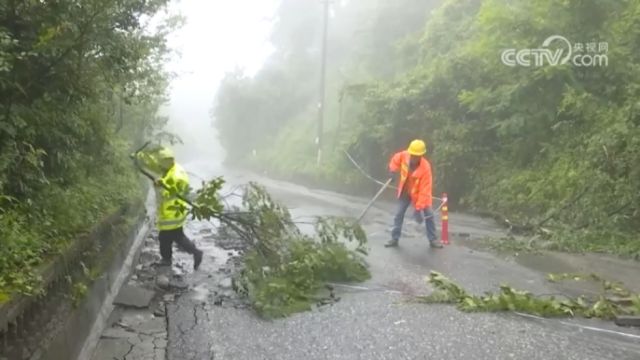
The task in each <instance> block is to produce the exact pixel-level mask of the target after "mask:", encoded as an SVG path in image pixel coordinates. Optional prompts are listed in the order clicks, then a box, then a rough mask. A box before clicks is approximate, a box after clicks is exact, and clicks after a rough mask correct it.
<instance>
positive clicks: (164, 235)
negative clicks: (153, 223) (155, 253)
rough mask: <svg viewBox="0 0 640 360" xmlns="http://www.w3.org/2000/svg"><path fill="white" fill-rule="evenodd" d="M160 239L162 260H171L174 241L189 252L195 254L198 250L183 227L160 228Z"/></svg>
mask: <svg viewBox="0 0 640 360" xmlns="http://www.w3.org/2000/svg"><path fill="white" fill-rule="evenodd" d="M158 239H159V240H160V255H162V260H164V261H166V262H171V258H172V254H173V243H174V242H175V243H176V244H178V247H179V248H180V249H182V250H184V251H186V252H188V253H189V254H192V255H193V254H195V253H197V252H198V248H196V246H195V244H194V243H193V242H192V241H191V240H189V238H187V236H186V235H185V234H184V231H183V230H182V227H179V228H177V229H173V230H160V233H159V234H158Z"/></svg>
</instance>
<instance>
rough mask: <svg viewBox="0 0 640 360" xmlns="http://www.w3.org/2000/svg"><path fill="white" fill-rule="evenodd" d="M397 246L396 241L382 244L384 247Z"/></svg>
mask: <svg viewBox="0 0 640 360" xmlns="http://www.w3.org/2000/svg"><path fill="white" fill-rule="evenodd" d="M397 246H398V240H393V239H391V240H389V242H388V243H386V244H384V247H387V248H388V247H397Z"/></svg>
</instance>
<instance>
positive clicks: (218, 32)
mask: <svg viewBox="0 0 640 360" xmlns="http://www.w3.org/2000/svg"><path fill="white" fill-rule="evenodd" d="M278 2H279V1H278V0H261V1H255V0H237V1H211V0H182V1H175V2H174V3H173V6H172V8H171V12H172V13H174V14H180V15H182V16H183V17H184V20H185V23H184V25H183V26H182V27H181V28H180V29H179V30H178V31H176V32H175V33H173V34H171V36H170V38H169V45H170V46H171V48H172V50H174V51H175V52H177V54H176V55H174V56H173V58H172V61H171V62H170V63H169V64H168V70H169V71H171V72H173V73H175V78H174V79H173V80H172V81H171V85H170V90H169V98H170V101H169V103H168V104H167V108H166V109H165V112H166V114H167V115H168V116H169V124H168V126H167V130H168V131H169V132H171V133H174V134H176V135H177V136H179V137H180V138H181V139H182V141H183V142H184V145H182V146H176V153H177V156H178V157H179V158H180V159H181V160H182V161H185V162H187V163H188V162H189V161H190V160H193V159H195V158H198V159H203V158H205V159H208V160H210V163H209V165H213V164H216V165H219V164H220V162H221V161H222V160H223V158H224V149H222V147H221V146H220V144H219V142H218V139H217V132H216V130H215V128H214V127H213V126H212V121H213V119H212V117H211V108H212V106H213V101H214V98H215V95H216V90H217V88H218V86H219V83H220V81H221V80H222V78H223V76H224V74H225V72H228V71H233V70H234V69H242V70H243V71H244V72H245V73H246V74H254V73H255V72H256V71H258V69H259V68H260V66H261V65H262V63H263V62H264V60H265V59H266V58H267V57H268V56H269V54H270V53H271V52H272V46H271V44H270V43H269V40H268V38H269V36H270V30H271V26H272V23H273V17H274V13H275V11H276V9H277V5H278Z"/></svg>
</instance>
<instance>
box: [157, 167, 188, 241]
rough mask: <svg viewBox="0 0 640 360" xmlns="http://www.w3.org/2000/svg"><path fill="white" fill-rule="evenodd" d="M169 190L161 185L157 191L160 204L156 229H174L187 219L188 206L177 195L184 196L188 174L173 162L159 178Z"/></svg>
mask: <svg viewBox="0 0 640 360" xmlns="http://www.w3.org/2000/svg"><path fill="white" fill-rule="evenodd" d="M161 181H162V183H163V184H164V185H166V186H167V187H168V188H170V189H171V191H169V190H167V189H166V188H164V187H162V188H160V190H159V191H158V193H159V196H160V204H159V206H158V229H159V230H174V229H178V228H180V227H182V226H183V225H184V224H185V222H186V221H187V214H188V207H187V203H186V202H185V201H184V200H181V199H180V198H179V197H178V195H181V196H182V197H184V198H186V197H187V195H188V192H189V176H188V175H187V172H186V171H185V170H184V169H183V168H182V167H181V166H180V165H178V164H174V165H173V167H172V168H171V169H169V171H167V174H166V175H165V176H164V177H163V178H162V179H161Z"/></svg>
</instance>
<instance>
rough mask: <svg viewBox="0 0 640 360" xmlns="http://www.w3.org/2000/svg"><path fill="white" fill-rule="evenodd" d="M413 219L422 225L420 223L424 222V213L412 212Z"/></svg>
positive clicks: (420, 211) (419, 211)
mask: <svg viewBox="0 0 640 360" xmlns="http://www.w3.org/2000/svg"><path fill="white" fill-rule="evenodd" d="M413 218H414V219H415V220H416V222H417V223H418V224H422V222H423V221H424V212H423V211H422V210H416V211H414V213H413Z"/></svg>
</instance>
